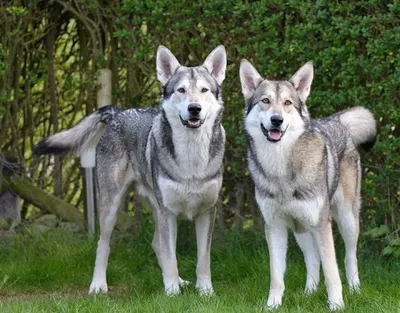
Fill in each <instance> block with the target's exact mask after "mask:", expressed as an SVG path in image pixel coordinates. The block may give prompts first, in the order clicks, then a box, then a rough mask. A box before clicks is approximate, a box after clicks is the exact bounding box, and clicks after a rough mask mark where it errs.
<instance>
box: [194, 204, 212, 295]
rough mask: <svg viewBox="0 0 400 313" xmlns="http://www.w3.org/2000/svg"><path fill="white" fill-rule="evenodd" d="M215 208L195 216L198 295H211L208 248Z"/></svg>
mask: <svg viewBox="0 0 400 313" xmlns="http://www.w3.org/2000/svg"><path fill="white" fill-rule="evenodd" d="M214 220H215V208H213V209H211V211H208V212H205V213H203V214H201V215H198V216H196V219H195V223H196V238H197V268H196V276H197V282H196V288H197V290H198V291H199V293H200V295H213V294H214V290H213V287H212V283H211V269H210V250H211V239H212V232H213V228H214Z"/></svg>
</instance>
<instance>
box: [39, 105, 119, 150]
mask: <svg viewBox="0 0 400 313" xmlns="http://www.w3.org/2000/svg"><path fill="white" fill-rule="evenodd" d="M121 111H122V110H121V109H120V108H117V107H116V106H113V105H108V106H105V107H102V108H100V109H99V110H97V111H95V112H93V113H92V114H90V115H88V116H87V117H85V118H84V119H83V120H82V121H80V122H79V124H78V125H76V126H74V127H72V128H70V129H67V130H64V131H62V132H59V133H57V134H54V135H52V136H49V137H47V138H45V139H43V140H41V141H40V142H39V143H38V144H37V145H36V146H35V147H34V148H33V152H34V153H35V154H36V155H40V154H67V153H74V154H76V155H77V156H80V155H82V153H83V152H84V151H87V150H89V149H93V148H95V147H96V145H97V144H98V142H99V141H100V138H101V136H103V134H104V131H105V124H107V123H108V122H110V120H111V119H112V118H113V117H114V116H115V114H117V113H118V112H121Z"/></svg>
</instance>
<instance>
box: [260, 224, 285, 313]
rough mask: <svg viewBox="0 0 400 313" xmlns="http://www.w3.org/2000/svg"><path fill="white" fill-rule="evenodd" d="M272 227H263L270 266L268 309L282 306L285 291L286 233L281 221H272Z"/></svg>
mask: <svg viewBox="0 0 400 313" xmlns="http://www.w3.org/2000/svg"><path fill="white" fill-rule="evenodd" d="M273 222H274V225H266V226H265V237H266V238H267V244H268V251H269V264H270V280H271V282H270V287H269V288H270V289H269V296H268V300H267V307H268V308H271V309H272V308H277V307H279V306H280V305H281V304H282V297H283V293H284V290H285V283H284V280H283V279H284V275H285V270H286V251H287V241H288V233H287V228H286V225H285V224H284V222H283V221H273Z"/></svg>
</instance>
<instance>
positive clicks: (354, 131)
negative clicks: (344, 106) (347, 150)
mask: <svg viewBox="0 0 400 313" xmlns="http://www.w3.org/2000/svg"><path fill="white" fill-rule="evenodd" d="M339 120H340V122H341V123H342V124H343V125H344V126H345V127H346V128H347V129H348V130H349V133H350V136H351V138H352V139H353V141H354V144H355V145H356V146H361V147H362V148H363V149H365V150H369V149H370V148H372V146H373V145H374V143H375V140H376V121H375V118H374V115H373V114H372V113H371V111H369V110H367V109H366V108H363V107H354V108H351V109H349V110H346V111H343V112H340V113H339Z"/></svg>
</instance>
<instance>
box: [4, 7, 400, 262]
mask: <svg viewBox="0 0 400 313" xmlns="http://www.w3.org/2000/svg"><path fill="white" fill-rule="evenodd" d="M0 20H1V25H0V31H1V41H0V119H1V132H0V154H4V155H6V156H12V157H13V158H14V159H17V160H19V161H23V162H25V165H26V168H27V171H28V173H29V175H30V177H31V178H32V179H33V180H34V182H35V183H36V184H37V185H38V186H40V187H41V188H43V189H45V190H47V191H49V192H52V193H54V194H55V195H57V196H60V197H62V198H64V199H65V200H66V201H68V202H70V203H72V204H73V205H75V206H77V207H78V208H80V209H82V207H83V195H82V183H81V180H80V171H79V160H77V159H72V158H63V159H60V158H58V157H56V158H51V157H44V158H35V157H34V156H32V147H33V145H34V144H35V143H37V142H38V141H39V140H40V139H41V138H42V137H44V136H47V135H49V134H52V133H54V132H56V131H58V130H61V129H65V128H69V127H71V126H72V125H74V124H75V123H77V122H78V121H79V120H80V119H81V118H82V117H83V116H85V115H86V114H87V113H90V112H92V111H93V110H94V109H95V107H96V91H97V86H96V83H95V82H96V77H97V74H98V70H99V69H100V68H110V69H111V71H112V74H113V81H112V84H113V102H114V103H115V104H118V105H120V106H123V107H126V108H128V107H141V106H157V105H158V100H159V96H160V91H159V86H158V83H157V81H156V76H155V52H156V49H157V47H158V45H161V44H162V45H165V46H167V47H168V48H170V49H171V51H172V52H173V53H174V54H175V55H176V56H177V58H178V60H179V61H180V62H181V63H182V64H185V65H197V64H199V63H202V62H203V60H204V58H205V57H206V56H207V55H208V53H209V52H210V51H211V50H212V49H213V48H214V47H215V46H217V45H218V44H223V45H224V46H225V47H226V49H227V53H228V71H227V78H226V81H225V82H224V84H223V91H224V101H225V105H226V111H225V115H224V119H223V124H224V127H225V129H226V131H227V150H226V151H227V152H226V156H225V176H224V187H223V190H222V193H221V202H220V203H219V208H218V209H219V211H218V224H217V228H218V229H220V230H223V229H226V228H233V229H235V230H237V231H240V230H242V229H243V228H251V227H254V228H259V227H260V226H261V220H260V216H259V213H258V211H257V208H256V205H255V202H254V197H253V190H252V189H253V188H252V184H251V181H250V179H249V177H248V172H247V170H246V163H245V159H244V156H245V153H244V151H245V142H244V137H243V133H242V120H243V105H244V102H243V99H242V96H241V92H240V83H239V76H238V73H239V69H238V66H239V64H240V60H241V59H242V58H246V59H248V60H249V61H251V62H252V63H253V64H254V65H255V66H256V68H257V69H258V70H259V72H260V73H262V74H263V75H264V76H265V77H268V78H271V79H282V78H289V77H290V76H291V75H292V74H293V73H294V72H295V71H296V70H297V69H298V68H299V67H300V66H301V65H302V64H303V63H305V62H306V61H308V60H313V62H314V67H315V78H314V83H313V87H312V89H313V90H312V92H311V97H310V98H309V100H308V106H309V109H310V112H311V114H312V115H313V116H314V117H321V116H327V115H329V114H332V113H334V112H336V111H339V110H341V109H345V108H347V107H349V106H353V105H363V106H365V107H367V108H369V109H371V110H372V111H373V112H374V114H375V116H376V119H377V120H378V129H379V135H378V138H377V143H376V145H375V147H374V148H373V150H372V151H370V152H368V153H367V154H363V176H364V179H363V186H362V197H363V209H362V214H361V216H362V224H363V225H362V230H363V231H364V232H365V236H362V238H361V239H362V243H363V245H365V246H368V247H369V248H371V249H373V251H375V252H376V253H383V254H386V255H389V256H392V257H397V258H398V257H400V240H399V231H400V220H399V219H400V210H399V206H400V205H399V204H400V187H399V181H400V166H399V165H400V153H399V152H400V137H399V135H400V129H399V126H400V123H399V122H400V107H399V104H400V93H399V85H400V53H399V51H400V2H399V1H398V0H394V1H376V0H363V1H352V2H338V1H329V0H318V1H310V0H306V1H299V0H290V1H284V2H283V1H274V0H270V1H233V0H226V1H220V0H212V1H197V2H196V1H195V2H191V3H190V5H188V4H187V3H186V2H185V1H171V0H160V1H153V0H146V1H135V0H125V1H122V0H121V1H117V0H112V1H105V0H103V1H102V0H87V1H83V0H51V1H44V0H19V1H18V0H16V1H2V2H1V4H0ZM126 198H127V201H126V203H125V206H124V209H125V210H127V211H128V212H131V214H133V215H135V218H136V219H137V221H139V222H140V221H142V220H147V219H150V214H149V213H148V210H147V209H145V210H142V202H141V201H140V199H139V200H138V199H137V197H136V196H135V195H134V191H133V189H132V190H131V191H130V192H129V193H128V195H127V196H126ZM142 211H143V214H142ZM35 214H38V212H37V211H36V210H35V208H33V207H32V206H30V205H29V204H28V203H25V204H24V209H23V217H24V218H28V219H29V218H31V217H32V216H34V215H35ZM140 224H142V223H137V224H136V225H140Z"/></svg>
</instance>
